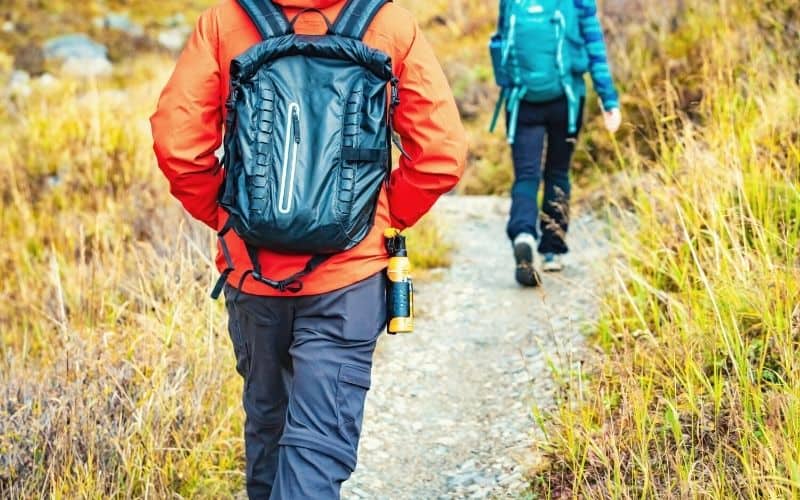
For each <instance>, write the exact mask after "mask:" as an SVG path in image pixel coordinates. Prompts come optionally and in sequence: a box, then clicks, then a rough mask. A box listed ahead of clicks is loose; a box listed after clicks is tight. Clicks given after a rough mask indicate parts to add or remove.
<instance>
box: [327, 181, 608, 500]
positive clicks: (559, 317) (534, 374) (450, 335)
mask: <svg viewBox="0 0 800 500" xmlns="http://www.w3.org/2000/svg"><path fill="white" fill-rule="evenodd" d="M507 207H508V200H505V199H501V198H494V197H456V196H451V197H446V198H444V199H442V200H441V201H440V202H439V204H438V205H437V207H436V209H435V212H436V214H437V215H438V217H439V220H440V221H441V223H442V225H443V226H444V227H445V228H446V231H447V233H448V237H449V238H450V239H451V241H454V242H457V250H456V253H455V255H454V259H453V266H452V268H451V269H449V270H447V271H445V272H444V273H443V274H442V276H441V279H439V280H435V281H432V282H428V283H424V284H421V285H419V286H418V287H417V288H418V290H417V304H418V306H417V307H418V321H417V332H416V333H415V334H413V335H411V336H407V337H385V338H383V339H382V341H381V346H380V352H379V354H378V358H377V360H376V364H375V368H374V371H373V389H372V390H371V391H370V394H369V397H368V400H367V414H366V420H365V423H364V434H363V437H362V441H361V447H360V456H359V468H358V470H357V471H356V473H355V474H354V475H353V477H352V479H351V480H350V481H349V482H348V483H347V484H346V485H345V487H344V491H343V498H346V499H357V498H364V499H366V498H369V499H383V498H385V499H392V500H396V499H428V498H433V499H439V498H442V499H445V498H490V497H500V498H505V497H509V496H510V497H514V496H515V495H516V494H518V493H520V492H521V491H522V490H523V489H524V488H525V481H524V477H523V474H524V471H525V470H526V465H525V464H526V463H531V461H534V460H535V459H536V457H535V456H533V455H532V453H531V452H530V444H531V440H532V438H533V437H534V436H535V434H534V432H535V426H534V424H533V419H532V414H531V408H532V406H533V404H534V403H535V404H537V405H539V406H540V407H547V406H548V405H549V404H551V402H552V391H553V387H554V384H553V381H552V375H551V371H550V369H549V368H548V366H549V363H551V362H553V363H555V364H556V365H558V366H561V367H566V366H568V365H569V364H570V363H574V362H575V359H576V358H575V357H574V356H573V355H574V354H575V353H578V352H580V351H581V349H583V342H584V341H583V337H582V334H581V331H582V327H583V325H584V324H585V322H586V321H587V320H591V319H592V318H593V317H594V316H595V314H596V305H597V296H596V293H595V291H596V287H595V284H596V277H597V276H598V275H599V273H600V272H602V270H603V262H604V257H605V256H606V254H607V248H606V245H605V243H604V239H603V225H602V223H600V222H598V221H596V220H594V219H591V218H588V217H578V218H577V220H575V221H574V222H573V229H572V232H571V233H570V240H569V241H570V244H571V246H572V248H573V253H572V254H571V255H570V258H569V260H568V261H567V263H568V266H569V267H568V268H567V271H565V272H564V273H563V274H561V275H548V276H545V286H544V288H543V289H541V290H531V289H521V288H520V287H518V286H517V285H516V283H515V282H514V280H513V269H514V263H513V258H512V256H511V249H510V245H509V243H508V241H507V240H506V237H505V233H504V228H505V218H506V213H507ZM412 251H413V249H412Z"/></svg>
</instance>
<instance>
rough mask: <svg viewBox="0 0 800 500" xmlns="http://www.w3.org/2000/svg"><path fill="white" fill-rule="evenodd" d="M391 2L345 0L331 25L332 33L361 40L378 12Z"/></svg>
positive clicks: (388, 0) (385, 0)
mask: <svg viewBox="0 0 800 500" xmlns="http://www.w3.org/2000/svg"><path fill="white" fill-rule="evenodd" d="M391 1H392V0H347V3H346V4H345V6H344V7H342V12H341V13H340V14H339V17H338V18H337V19H336V22H335V23H333V29H332V31H333V33H334V34H336V35H340V36H345V37H348V38H355V39H357V40H361V39H362V38H364V34H365V33H366V32H367V28H369V25H370V24H371V23H372V20H373V19H375V16H376V15H378V12H379V11H380V10H381V9H382V8H383V6H384V5H386V4H387V3H388V2H391Z"/></svg>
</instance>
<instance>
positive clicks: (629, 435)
mask: <svg viewBox="0 0 800 500" xmlns="http://www.w3.org/2000/svg"><path fill="white" fill-rule="evenodd" d="M686 7H687V11H686V13H685V14H684V17H683V18H681V20H680V23H679V25H678V26H677V27H676V28H675V30H674V31H669V30H668V31H664V32H662V34H661V37H660V38H658V39H657V40H656V46H655V47H654V49H653V52H650V53H647V52H646V51H642V50H641V48H642V47H646V45H645V44H644V43H642V42H641V39H640V38H636V37H634V38H632V39H630V40H629V41H628V44H629V46H631V47H633V49H632V51H631V54H630V57H631V59H634V60H635V63H636V64H637V65H640V66H641V67H642V68H645V69H644V70H643V72H642V73H643V75H642V79H641V80H640V81H638V82H634V83H635V85H633V86H632V89H631V91H632V92H633V93H634V95H632V96H631V97H630V99H632V100H635V101H637V102H639V103H641V104H640V106H641V108H640V109H639V110H637V113H640V114H642V115H643V116H644V117H645V118H644V119H643V122H642V125H643V127H642V129H641V134H642V136H641V137H642V142H645V144H644V145H642V144H635V145H631V144H619V147H620V150H619V155H618V158H617V161H618V162H619V164H620V166H621V167H622V168H623V169H624V172H625V174H624V175H618V176H615V177H614V178H613V179H614V182H613V185H609V186H608V187H609V194H608V198H609V201H610V203H611V206H612V207H613V210H612V212H614V213H616V214H618V215H617V216H616V222H615V224H616V226H617V227H616V231H615V233H616V234H618V235H619V236H620V241H619V251H620V261H619V262H618V263H617V264H616V266H615V267H614V268H613V273H612V274H611V277H610V278H611V279H612V280H613V282H614V283H611V285H612V291H611V292H610V293H609V294H608V296H607V300H606V303H605V308H604V313H603V316H602V318H601V319H600V322H599V326H598V329H597V333H596V335H595V337H594V342H595V343H596V344H597V345H598V346H599V347H601V348H602V349H603V352H604V353H605V355H604V358H603V359H602V360H598V361H597V363H596V364H595V365H594V370H593V371H592V372H591V373H590V374H589V375H588V377H584V378H582V379H578V380H573V381H572V383H571V384H570V386H571V387H572V388H573V389H568V390H566V391H565V394H564V405H563V408H562V409H561V410H559V411H557V412H556V413H555V415H551V417H552V418H553V419H554V420H553V421H552V422H551V425H546V426H545V431H546V433H547V438H548V439H547V441H546V443H545V444H544V445H543V446H542V447H543V450H544V451H545V452H546V453H547V454H548V457H549V460H548V461H547V462H546V466H545V467H544V468H542V469H541V470H539V471H537V472H536V474H535V478H534V486H535V488H536V492H537V493H538V494H540V495H541V496H543V497H554V498H561V497H565V496H574V497H580V498H608V497H614V498H664V497H671V498H695V497H711V498H733V497H741V498H796V497H798V496H800V361H799V360H800V219H799V218H798V215H800V171H799V170H798V169H799V168H800V137H798V135H797V132H796V131H797V124H798V123H800V87H799V86H798V83H797V81H796V75H795V73H794V71H795V69H796V65H793V62H794V63H796V61H797V60H798V55H800V53H798V49H797V47H798V37H797V32H796V31H792V30H791V29H787V28H786V27H787V26H791V23H790V21H791V19H797V16H798V14H800V11H798V9H797V4H796V3H795V4H792V3H790V2H780V1H776V2H770V3H769V5H765V6H759V7H754V6H752V5H751V4H750V3H749V2H740V1H729V2H722V3H720V4H715V3H713V2H708V1H705V0H694V1H690V2H686ZM652 46H653V45H651V47H652ZM743 47H747V50H742V48H743ZM661 58H666V60H665V59H661ZM676 61H677V62H676ZM660 62H662V64H659V63H660ZM631 64H633V63H631ZM670 65H672V66H673V67H674V68H677V69H675V70H674V72H672V70H669V66H670ZM658 67H660V68H662V69H660V70H656V71H653V72H652V73H651V72H650V71H651V70H652V68H658ZM665 70H666V71H665ZM695 85H697V89H699V90H701V91H702V93H703V95H704V96H705V97H704V98H703V99H702V101H701V102H700V103H699V105H697V106H695V107H693V109H691V110H687V109H685V108H682V101H681V95H682V93H685V92H686V91H687V88H694V86H695ZM693 91H694V90H693ZM576 388H577V389H576Z"/></svg>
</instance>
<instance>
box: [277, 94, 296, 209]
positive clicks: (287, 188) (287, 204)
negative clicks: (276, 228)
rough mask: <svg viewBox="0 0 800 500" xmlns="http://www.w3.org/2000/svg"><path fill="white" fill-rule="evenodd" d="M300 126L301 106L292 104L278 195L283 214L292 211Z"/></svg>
mask: <svg viewBox="0 0 800 500" xmlns="http://www.w3.org/2000/svg"><path fill="white" fill-rule="evenodd" d="M299 126H300V104H298V103H297V102H291V103H289V109H288V110H287V112H286V129H285V130H286V137H285V138H284V141H283V168H282V170H281V185H280V194H279V195H278V211H279V212H280V213H282V214H288V213H289V212H291V211H292V199H293V198H294V177H295V173H296V171H297V148H298V147H300V130H298V129H299ZM290 148H291V150H292V161H291V162H289V149H290ZM287 176H288V179H287ZM287 180H288V182H287Z"/></svg>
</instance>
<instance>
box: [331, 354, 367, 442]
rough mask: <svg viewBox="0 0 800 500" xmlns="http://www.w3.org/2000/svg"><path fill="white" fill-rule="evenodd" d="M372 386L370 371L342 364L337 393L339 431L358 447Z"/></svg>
mask: <svg viewBox="0 0 800 500" xmlns="http://www.w3.org/2000/svg"><path fill="white" fill-rule="evenodd" d="M369 386H370V371H369V369H367V368H362V367H360V366H354V365H342V367H341V368H340V369H339V382H338V387H337V394H336V406H337V414H338V415H337V416H338V419H339V432H340V433H341V434H342V437H344V438H345V439H346V440H347V442H348V443H349V444H350V445H351V446H352V447H353V449H354V450H355V448H357V447H358V438H359V436H360V435H361V421H362V420H363V418H364V401H365V400H366V397H367V391H368V390H369Z"/></svg>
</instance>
